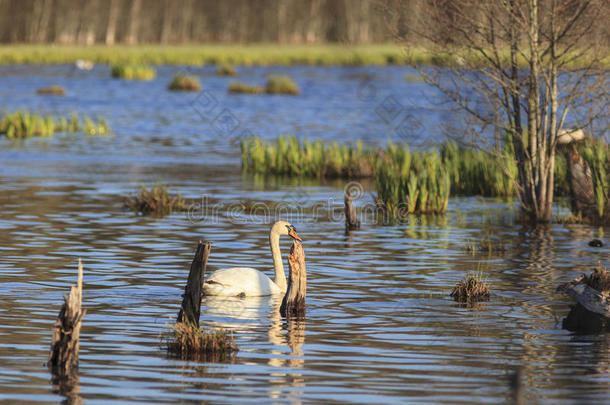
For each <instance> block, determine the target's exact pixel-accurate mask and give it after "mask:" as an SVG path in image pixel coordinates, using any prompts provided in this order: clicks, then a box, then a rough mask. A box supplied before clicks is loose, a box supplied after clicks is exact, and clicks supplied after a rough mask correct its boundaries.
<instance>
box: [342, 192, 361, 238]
mask: <svg viewBox="0 0 610 405" xmlns="http://www.w3.org/2000/svg"><path fill="white" fill-rule="evenodd" d="M344 202H345V230H346V231H351V230H354V229H358V228H360V220H359V219H358V217H357V216H356V208H354V202H353V199H352V195H351V194H350V192H349V190H345V198H344Z"/></svg>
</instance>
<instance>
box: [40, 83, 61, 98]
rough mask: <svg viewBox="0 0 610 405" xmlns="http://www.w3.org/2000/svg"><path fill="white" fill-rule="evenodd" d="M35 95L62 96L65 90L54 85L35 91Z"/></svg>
mask: <svg viewBox="0 0 610 405" xmlns="http://www.w3.org/2000/svg"><path fill="white" fill-rule="evenodd" d="M36 93H37V94H40V95H55V96H64V95H65V94H66V90H65V89H64V88H63V87H61V86H59V85H56V84H54V85H52V86H49V87H41V88H39V89H38V90H36Z"/></svg>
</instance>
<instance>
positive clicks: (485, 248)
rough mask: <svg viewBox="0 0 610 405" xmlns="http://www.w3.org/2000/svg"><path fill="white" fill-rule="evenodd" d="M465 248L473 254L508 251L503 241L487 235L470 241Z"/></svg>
mask: <svg viewBox="0 0 610 405" xmlns="http://www.w3.org/2000/svg"><path fill="white" fill-rule="evenodd" d="M464 250H465V251H466V252H468V253H470V254H472V255H475V254H481V253H483V254H488V255H492V254H502V253H506V250H507V249H506V246H505V244H504V242H503V241H501V240H496V239H492V238H491V237H489V236H487V237H486V238H481V239H479V240H478V241H470V240H469V241H468V242H466V245H465V246H464Z"/></svg>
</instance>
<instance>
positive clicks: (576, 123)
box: [419, 0, 609, 222]
mask: <svg viewBox="0 0 610 405" xmlns="http://www.w3.org/2000/svg"><path fill="white" fill-rule="evenodd" d="M431 1H432V3H433V7H432V8H431V9H430V10H431V13H432V17H433V18H432V19H433V21H434V23H435V26H436V27H437V28H442V29H440V30H437V31H436V35H432V34H430V33H429V32H428V33H424V34H423V35H422V33H419V35H420V37H424V38H425V39H426V40H428V41H430V42H431V43H432V44H434V45H437V46H440V48H439V50H438V51H439V52H440V54H444V55H447V54H449V55H450V56H451V57H452V58H453V60H454V61H455V64H454V66H453V67H449V68H436V69H426V70H423V71H422V74H423V76H424V78H425V79H426V80H427V81H428V82H429V83H431V84H432V85H434V86H435V87H436V88H437V89H439V90H440V91H441V92H442V93H443V94H444V95H445V96H446V98H447V99H448V100H449V101H450V103H452V104H453V106H455V107H456V109H457V111H459V112H461V113H463V114H462V115H459V117H460V121H459V122H458V123H457V126H456V127H454V128H453V129H452V130H453V131H455V130H456V128H457V129H458V130H459V131H460V136H459V141H461V142H462V143H464V144H467V145H469V146H473V147H476V148H480V149H482V150H485V151H487V152H488V153H490V154H492V155H495V156H497V157H498V159H497V161H498V164H499V165H501V166H502V168H503V170H504V171H505V173H506V174H507V175H508V176H511V174H510V172H509V170H508V168H507V167H506V165H505V164H504V162H505V161H504V160H503V157H504V156H503V155H502V149H503V148H504V147H507V146H510V147H511V148H512V149H513V150H514V156H515V157H514V159H515V163H516V166H517V176H511V179H512V180H513V182H514V184H515V188H516V190H517V197H518V199H519V202H520V203H521V207H522V209H523V211H524V213H525V214H526V216H527V217H528V218H529V219H530V220H531V221H533V222H548V221H550V220H551V214H552V204H553V186H554V169H555V156H556V151H557V139H558V132H559V131H560V130H561V129H562V128H564V126H569V127H573V128H585V127H586V128H592V127H593V125H599V124H600V122H601V123H602V125H604V126H605V127H606V128H607V126H608V107H609V103H608V90H609V87H608V72H607V70H605V69H604V68H603V64H602V63H601V62H602V60H603V57H604V55H603V53H602V52H601V50H600V49H597V48H596V47H595V46H592V44H591V43H590V42H589V41H587V39H588V38H590V34H591V30H592V28H593V27H594V26H595V24H604V21H607V18H608V16H604V11H606V10H607V7H604V4H603V2H604V0H501V1H480V0H431ZM448 34H449V35H448ZM458 45H459V46H458ZM454 134H455V132H454ZM494 134H495V135H496V136H493V135H494ZM507 143H510V145H507Z"/></svg>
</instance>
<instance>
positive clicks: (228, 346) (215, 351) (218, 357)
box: [165, 322, 239, 362]
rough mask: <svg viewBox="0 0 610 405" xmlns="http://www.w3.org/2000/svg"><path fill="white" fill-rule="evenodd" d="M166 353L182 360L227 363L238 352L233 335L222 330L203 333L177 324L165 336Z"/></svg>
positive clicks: (187, 325)
mask: <svg viewBox="0 0 610 405" xmlns="http://www.w3.org/2000/svg"><path fill="white" fill-rule="evenodd" d="M165 345H166V349H167V352H168V353H169V354H170V355H172V356H176V357H178V358H180V359H183V360H197V361H208V362H209V361H218V362H221V361H227V360H231V359H232V358H233V357H234V356H235V354H236V353H237V352H238V351H239V347H238V346H237V344H236V343H235V339H234V338H233V334H232V333H230V332H229V331H227V330H224V329H217V330H210V331H205V330H203V329H201V328H200V327H199V326H195V325H193V324H191V323H183V322H177V323H175V324H173V325H172V327H171V330H170V331H169V332H168V333H167V335H166V336H165Z"/></svg>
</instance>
